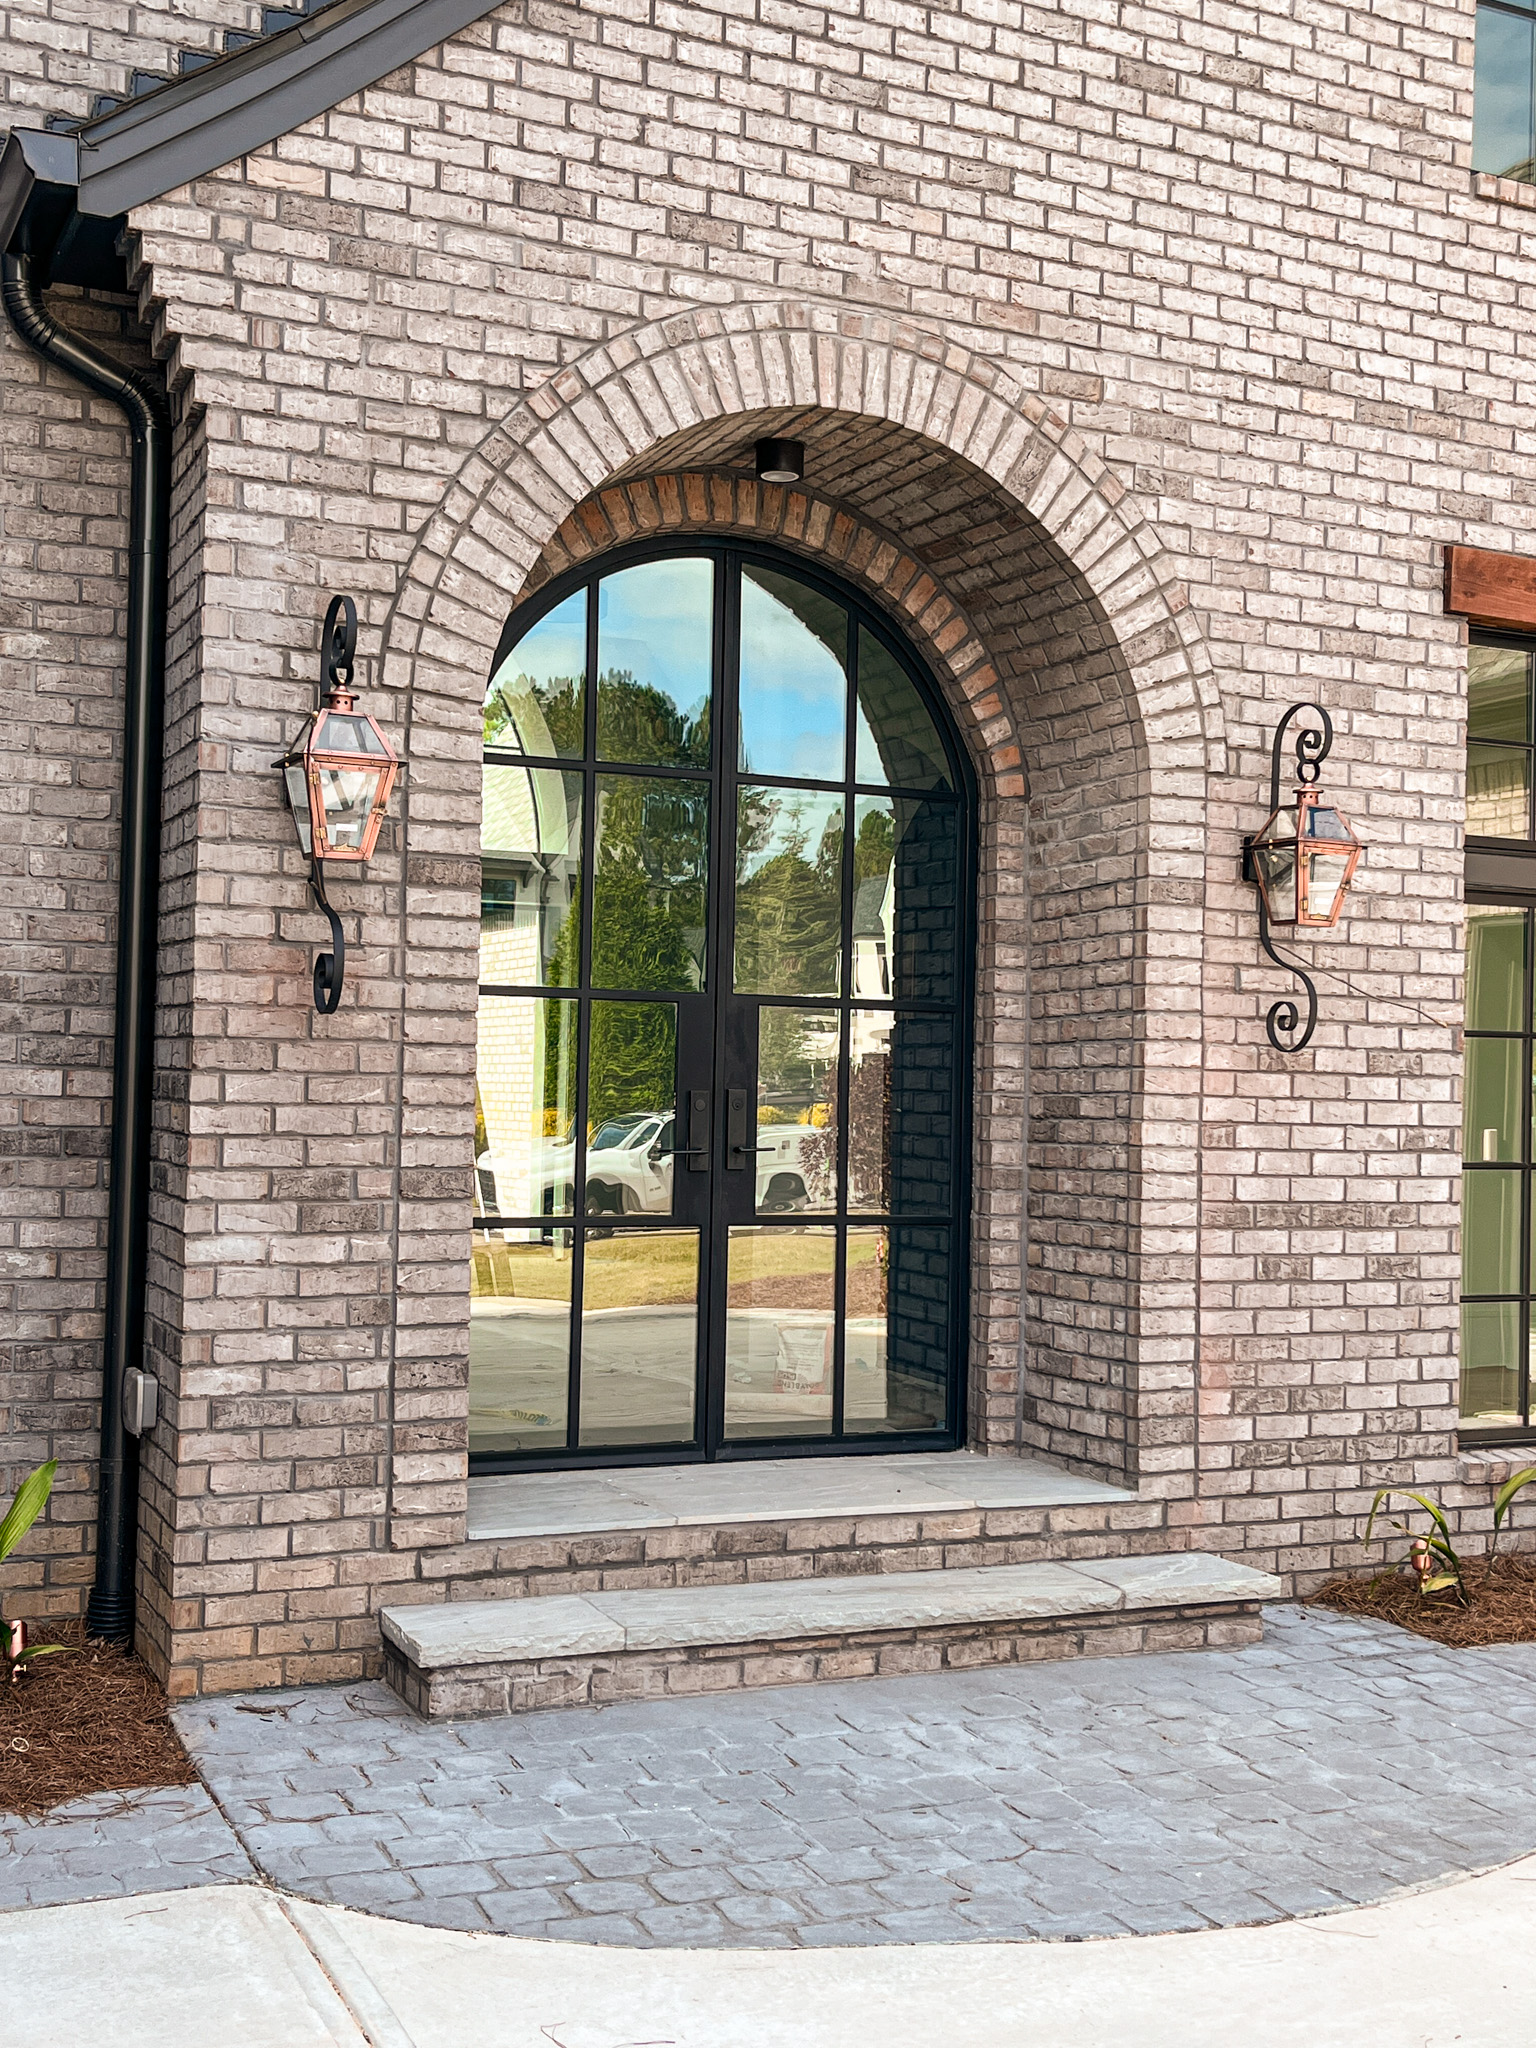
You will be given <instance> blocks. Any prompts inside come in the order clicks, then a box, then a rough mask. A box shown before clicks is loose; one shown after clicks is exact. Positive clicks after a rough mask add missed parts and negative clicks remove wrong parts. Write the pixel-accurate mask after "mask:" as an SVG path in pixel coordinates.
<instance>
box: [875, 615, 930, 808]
mask: <svg viewBox="0 0 1536 2048" xmlns="http://www.w3.org/2000/svg"><path fill="white" fill-rule="evenodd" d="M855 725H856V735H857V736H856V740H855V756H854V758H855V764H856V765H855V767H854V771H853V779H854V781H855V782H878V783H885V784H888V785H889V787H890V788H892V789H948V788H950V787H951V783H950V775H949V763H948V762H947V761H946V760H945V758H944V745H943V742H942V741H941V740H940V738H939V734H938V728H937V727H936V726H935V724H934V722H933V720H932V719H931V718H930V717H929V715H928V710H927V707H926V706H925V704H924V703H923V700H922V698H921V697H920V696H919V695H918V693H917V685H916V684H915V683H914V682H913V680H912V678H911V677H910V676H909V675H908V674H907V672H906V670H905V669H904V668H903V667H902V665H901V663H900V662H899V661H898V660H897V659H896V657H895V655H894V654H891V653H889V652H888V651H887V650H886V649H885V648H884V647H882V646H881V644H880V642H879V641H878V640H877V639H875V637H874V635H873V634H872V633H868V632H866V631H865V629H864V628H863V627H862V626H861V627H860V628H859V690H858V707H857V712H856V717H855Z"/></svg>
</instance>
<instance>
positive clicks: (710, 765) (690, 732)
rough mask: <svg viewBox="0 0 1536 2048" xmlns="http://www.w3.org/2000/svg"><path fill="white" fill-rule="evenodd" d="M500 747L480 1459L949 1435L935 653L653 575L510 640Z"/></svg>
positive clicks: (496, 724)
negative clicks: (925, 655) (930, 676)
mask: <svg viewBox="0 0 1536 2048" xmlns="http://www.w3.org/2000/svg"><path fill="white" fill-rule="evenodd" d="M484 737H485V766H484V811H483V822H482V827H481V845H482V874H483V879H482V887H481V946H480V974H481V995H480V1011H479V1034H478V1050H477V1068H476V1104H475V1107H476V1133H475V1154H476V1167H475V1212H476V1213H475V1233H474V1256H473V1283H472V1284H473V1298H472V1303H471V1331H470V1448H471V1453H472V1455H473V1456H474V1458H475V1461H476V1463H477V1464H478V1465H480V1466H481V1467H482V1468H483V1467H486V1466H491V1467H496V1466H504V1465H510V1464H513V1463H516V1464H522V1463H526V1462H528V1461H530V1460H532V1461H535V1462H540V1463H546V1464H547V1463H594V1462H598V1463H604V1462H605V1463H620V1462H626V1461H634V1462H641V1461H645V1460H653V1459H658V1458H666V1459H683V1458H689V1457H713V1456H719V1455H746V1454H750V1453H772V1454H775V1455H783V1454H784V1453H785V1452H787V1451H791V1450H804V1451H838V1450H843V1451H853V1450H859V1449H865V1450H869V1449H892V1448H920V1447H936V1446H942V1445H947V1444H950V1443H953V1442H954V1441H955V1440H956V1433H957V1431H958V1429H959V1428H960V1424H961V1417H960V1414H959V1407H958V1402H959V1387H960V1378H959V1363H960V1356H961V1350H962V1340H963V1304H964V1267H965V1241H964V1239H965V1203H966V1193H967V1190H966V1174H965V1171H964V1161H965V1158H966V1122H967V1084H968V1071H969V1067H968V1047H969V999H970V972H971V929H970V914H971V903H972V899H973V894H974V891H973V887H972V871H973V847H972V837H973V835H972V824H971V802H970V793H969V784H968V779H967V775H966V769H965V764H964V761H963V759H962V757H961V754H960V751H959V748H958V746H957V744H956V742H955V739H954V736H953V734H952V733H951V732H950V731H949V730H948V727H947V721H946V720H945V717H944V714H943V711H942V708H941V706H940V703H939V700H938V698H937V695H936V693H935V692H934V690H933V688H932V685H931V684H930V683H929V682H928V680H927V679H926V677H925V676H924V675H923V673H922V671H921V669H920V667H919V665H918V664H917V662H916V660H915V658H914V657H913V655H912V654H911V652H910V651H909V650H907V649H906V648H904V647H903V646H902V645H901V644H900V643H899V641H898V640H897V639H896V637H895V636H894V635H893V634H892V632H891V629H890V628H889V626H887V625H886V624H884V623H883V622H882V621H880V620H879V619H877V618H876V617H875V616H874V615H872V614H871V613H870V612H869V611H868V610H866V609H864V608H862V607H861V606H860V605H859V603H858V602H857V601H856V599H855V598H854V597H853V595H852V594H851V593H850V592H848V591H847V590H845V589H843V588H842V587H841V586H839V585H837V584H836V583H833V582H831V581H828V580H826V579H823V578H822V577H820V576H817V575H815V574H813V573H811V572H809V571H807V569H806V568H805V567H803V566H802V565H800V564H799V563H796V562H793V561H791V560H790V559H789V558H785V557H779V556H776V555H773V554H769V553H759V552H757V551H746V550H737V549H730V548H717V547H711V546H709V545H708V544H703V543H700V544H695V545H692V546H688V547H684V548H679V549H675V550H673V551H670V552H665V553H663V552H660V551H658V550H654V549H653V550H648V551H647V550H632V551H629V552H627V553H624V554H621V555H616V556H610V557H607V558H605V560H604V561H603V563H602V564H601V565H600V566H599V567H597V568H596V569H594V570H592V571H589V572H587V573H585V574H584V575H582V576H581V577H579V578H568V579H566V580H565V581H563V582H561V583H558V584H555V585H553V586H552V587H551V588H550V590H548V591H547V592H545V593H543V594H542V595H541V597H540V598H539V599H538V600H536V601H535V602H534V603H533V604H531V605H529V606H526V607H524V608H522V609H521V610H520V611H519V612H518V613H516V614H514V616H513V618H512V620H511V621H510V622H509V624H508V628H507V632H506V634H505V635H504V636H503V644H502V647H501V649H500V650H499V652H498V656H497V660H496V665H495V669H494V672H493V674H492V677H491V681H490V684H489V687H488V689H487V693H486V699H485V734H484Z"/></svg>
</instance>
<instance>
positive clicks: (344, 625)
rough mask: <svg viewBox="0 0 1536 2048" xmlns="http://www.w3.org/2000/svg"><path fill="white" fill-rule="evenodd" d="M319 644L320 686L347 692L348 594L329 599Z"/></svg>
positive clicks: (351, 663) (353, 650) (351, 659)
mask: <svg viewBox="0 0 1536 2048" xmlns="http://www.w3.org/2000/svg"><path fill="white" fill-rule="evenodd" d="M320 647H321V659H322V661H323V663H324V671H325V672H324V675H323V677H322V679H321V683H322V687H323V688H324V690H325V691H326V693H327V694H328V695H329V694H330V693H332V692H335V691H340V692H342V693H343V694H345V695H350V694H351V690H352V678H353V675H354V674H355V672H356V667H357V606H356V605H355V604H354V603H353V602H352V600H351V598H350V597H333V598H332V599H331V608H330V610H329V611H328V612H327V613H326V615H325V626H324V628H323V629H322V631H321V635H320ZM321 900H322V901H323V900H324V899H323V898H322V899H321Z"/></svg>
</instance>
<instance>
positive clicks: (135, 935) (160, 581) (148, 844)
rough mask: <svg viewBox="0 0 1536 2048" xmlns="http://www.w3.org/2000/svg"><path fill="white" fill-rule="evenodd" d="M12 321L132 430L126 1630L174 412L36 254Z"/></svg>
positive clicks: (114, 1314) (107, 1629)
mask: <svg viewBox="0 0 1536 2048" xmlns="http://www.w3.org/2000/svg"><path fill="white" fill-rule="evenodd" d="M0 296H3V298H4V302H5V310H6V313H7V314H8V315H9V317H10V322H11V325H12V326H13V327H14V328H15V330H16V332H17V333H18V334H19V335H20V336H21V338H22V340H23V341H24V342H25V343H26V344H27V346H28V348H30V349H32V350H33V351H34V352H35V353H36V354H37V355H40V356H41V357H42V358H43V360H44V361H45V362H49V363H54V364H56V365H57V366H58V367H59V368H60V369H62V370H67V371H69V373H70V374H71V375H72V376H74V377H77V378H78V379H79V380H80V382H81V383H82V384H85V385H87V386H88V387H89V388H90V389H91V390H92V391H95V392H97V393H99V394H100V396H101V397H103V398H109V399H111V400H112V401H113V403H114V404H115V405H118V406H120V407H121V408H122V410H123V412H124V413H125V414H126V415H127V418H128V424H129V426H130V428H131V429H132V432H133V480H132V486H131V493H132V504H131V513H130V521H129V534H128V661H127V683H126V689H125V693H124V702H123V807H122V815H123V836H122V852H121V855H120V862H119V867H120V879H119V886H118V915H117V1041H116V1050H115V1055H114V1060H113V1072H112V1084H113V1085H112V1158H111V1174H112V1184H111V1194H110V1206H109V1208H108V1212H107V1313H106V1330H105V1342H104V1346H103V1353H104V1355H103V1373H102V1389H101V1491H100V1495H99V1499H98V1508H97V1535H96V1581H95V1584H94V1585H93V1586H92V1588H91V1598H90V1604H89V1606H88V1607H87V1609H86V1626H87V1628H88V1629H89V1631H90V1633H91V1634H92V1635H93V1636H102V1637H105V1639H106V1640H107V1641H108V1642H114V1643H127V1642H131V1641H132V1639H133V1611H134V1583H133V1579H134V1572H133V1567H134V1547H135V1544H134V1539H135V1535H136V1533H137V1523H138V1441H137V1439H136V1438H133V1437H130V1436H129V1434H128V1431H127V1430H126V1428H125V1427H124V1421H123V1383H124V1379H125V1376H126V1374H127V1372H128V1369H129V1367H130V1366H132V1365H136V1364H137V1363H138V1362H139V1360H140V1358H141V1356H142V1350H143V1344H144V1275H145V1265H146V1262H147V1258H148V1238H149V1232H148V1215H149V1166H150V1125H151V1114H152V1094H153V1085H154V1043H155V1015H154V1004H155V946H156V919H157V909H158V902H159V877H160V757H161V748H162V733H163V726H164V699H165V607H166V584H167V576H168V568H169V561H170V530H171V416H170V410H169V408H168V407H167V405H166V402H165V398H164V396H163V395H162V394H161V392H159V391H158V390H157V389H156V388H155V386H154V384H153V383H151V381H150V380H149V379H148V378H147V377H144V376H142V375H140V374H139V373H138V372H137V371H135V370H125V369H124V368H123V367H122V366H121V365H120V364H118V363H115V362H114V361H113V360H112V358H111V357H110V356H107V355H103V354H102V353H101V352H100V350H98V349H96V348H94V347H92V345H91V344H90V343H89V342H86V341H82V340H81V339H80V337H79V336H78V335H75V334H71V333H70V332H69V331H68V329H67V328H64V327H61V326H60V325H59V323H58V321H57V320H56V319H55V318H54V317H53V315H52V314H51V313H48V312H46V311H45V310H44V307H43V301H42V289H41V286H40V284H39V282H38V276H37V271H36V267H35V259H34V258H33V257H31V256H11V255H7V256H4V257H0Z"/></svg>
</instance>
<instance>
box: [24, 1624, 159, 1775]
mask: <svg viewBox="0 0 1536 2048" xmlns="http://www.w3.org/2000/svg"><path fill="white" fill-rule="evenodd" d="M29 1640H30V1641H32V1642H34V1643H67V1644H68V1645H69V1646H70V1647H69V1648H68V1649H67V1650H65V1651H64V1653H63V1654H62V1655H60V1656H57V1657H38V1658H35V1659H34V1660H33V1661H32V1663H31V1664H30V1665H29V1666H28V1667H27V1669H26V1671H25V1672H24V1674H23V1676H22V1677H21V1678H19V1679H18V1680H17V1682H16V1683H15V1684H14V1685H4V1684H0V1813H42V1812H43V1811H45V1809H46V1808H48V1807H50V1806H57V1805H58V1804H59V1803H60V1802H61V1801H62V1800H65V1799H83V1798H85V1797H87V1796H88V1795H89V1794H90V1793H92V1792H117V1791H122V1790H125V1789H127V1788H129V1787H137V1786H143V1785H192V1784H195V1783H196V1782H197V1773H196V1771H194V1770H193V1768H192V1763H191V1760H190V1758H189V1757H188V1755H187V1753H186V1751H185V1750H184V1749H183V1748H182V1746H181V1742H180V1739H179V1737H178V1736H177V1734H176V1730H175V1729H174V1728H173V1727H172V1726H171V1722H170V1717H169V1711H168V1703H167V1701H166V1697H165V1694H164V1693H163V1692H162V1691H161V1690H160V1688H159V1686H158V1685H157V1684H156V1683H155V1681H154V1679H153V1678H152V1677H151V1676H150V1674H149V1672H148V1671H147V1670H146V1669H145V1668H144V1666H143V1665H142V1664H141V1663H140V1662H139V1660H138V1658H137V1657H134V1656H131V1655H130V1654H129V1653H128V1652H127V1651H125V1650H118V1649H113V1648H112V1647H110V1646H109V1645H108V1644H106V1643H88V1642H87V1641H86V1640H85V1630H84V1626H83V1624H82V1623H80V1622H78V1621H70V1622H62V1623H59V1624H57V1625H55V1626H51V1627H49V1626H39V1627H38V1628H36V1629H35V1630H33V1631H32V1632H31V1634H30V1638H29Z"/></svg>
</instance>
